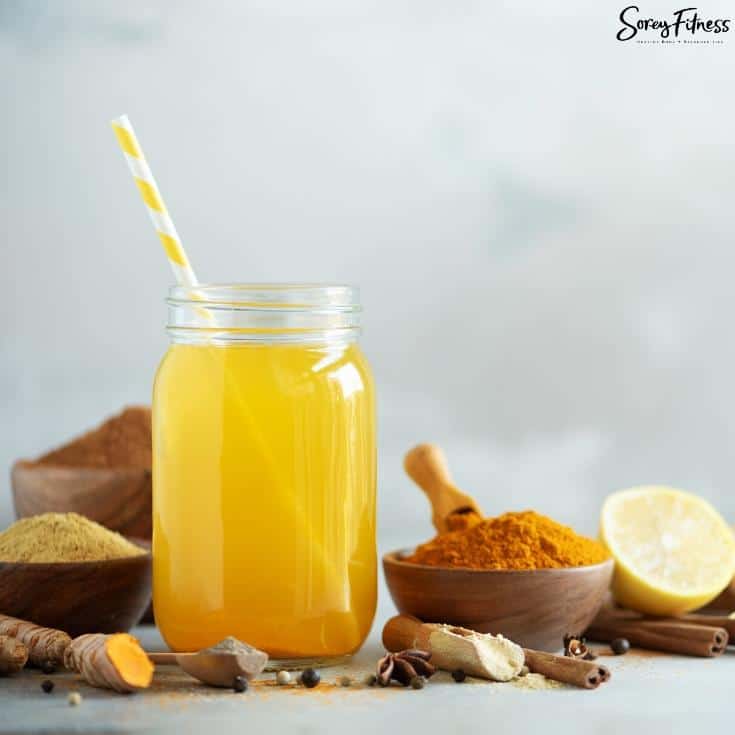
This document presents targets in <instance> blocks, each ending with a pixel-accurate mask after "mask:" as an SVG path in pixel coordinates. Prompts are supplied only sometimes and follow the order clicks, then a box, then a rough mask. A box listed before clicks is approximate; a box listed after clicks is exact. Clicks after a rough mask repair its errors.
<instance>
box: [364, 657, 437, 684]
mask: <svg viewBox="0 0 735 735" xmlns="http://www.w3.org/2000/svg"><path fill="white" fill-rule="evenodd" d="M429 659H431V653H430V652H429V651H422V650H420V649H418V648H409V649H406V650H405V651H399V652H397V653H386V655H385V656H383V658H381V659H380V661H378V670H377V674H376V676H377V679H378V684H380V685H381V686H388V684H390V682H391V680H393V681H397V682H399V683H400V684H403V686H404V687H406V686H408V685H409V684H410V683H411V680H412V679H413V678H414V677H416V676H425V677H426V678H429V677H430V676H432V675H433V674H434V673H435V672H436V668H435V667H434V666H433V665H432V664H430V663H429Z"/></svg>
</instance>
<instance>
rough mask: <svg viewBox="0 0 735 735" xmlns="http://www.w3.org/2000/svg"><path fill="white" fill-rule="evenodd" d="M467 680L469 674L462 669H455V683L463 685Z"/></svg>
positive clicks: (453, 673)
mask: <svg viewBox="0 0 735 735" xmlns="http://www.w3.org/2000/svg"><path fill="white" fill-rule="evenodd" d="M466 678H467V674H465V673H464V671H463V670H462V669H455V670H454V671H453V672H452V679H454V681H456V682H457V684H461V683H462V682H463V681H464V680H465V679H466Z"/></svg>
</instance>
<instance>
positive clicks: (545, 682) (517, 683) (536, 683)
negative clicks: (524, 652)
mask: <svg viewBox="0 0 735 735" xmlns="http://www.w3.org/2000/svg"><path fill="white" fill-rule="evenodd" d="M510 684H511V685H512V686H514V687H517V688H518V689H530V690H539V689H560V688H562V687H564V686H566V685H565V684H563V683H562V682H560V681H555V680H554V679H549V678H547V677H545V676H544V675H543V674H534V673H530V674H526V676H522V677H520V678H518V679H514V680H513V681H511V682H510Z"/></svg>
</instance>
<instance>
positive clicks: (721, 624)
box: [651, 613, 735, 646]
mask: <svg viewBox="0 0 735 735" xmlns="http://www.w3.org/2000/svg"><path fill="white" fill-rule="evenodd" d="M672 619H673V620H677V619H678V620H681V621H682V622H686V623H696V624H697V625H709V626H712V627H715V628H724V629H725V630H726V631H727V634H728V635H729V636H730V640H729V642H728V645H730V646H735V618H730V617H728V616H727V615H703V614H698V613H689V614H688V615H682V616H681V618H663V620H672ZM651 620H662V618H651Z"/></svg>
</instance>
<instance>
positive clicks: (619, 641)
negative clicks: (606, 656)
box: [610, 638, 630, 656]
mask: <svg viewBox="0 0 735 735" xmlns="http://www.w3.org/2000/svg"><path fill="white" fill-rule="evenodd" d="M610 648H612V652H613V653H614V654H615V655H616V656H622V655H623V654H624V653H628V651H630V641H629V640H628V639H627V638H615V639H613V640H611V641H610Z"/></svg>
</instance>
